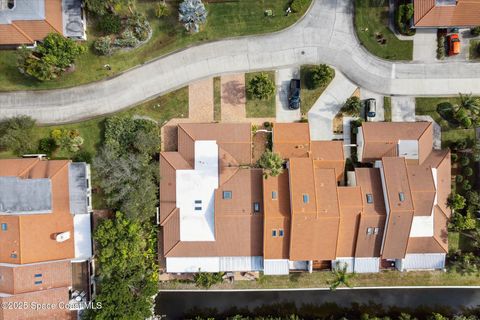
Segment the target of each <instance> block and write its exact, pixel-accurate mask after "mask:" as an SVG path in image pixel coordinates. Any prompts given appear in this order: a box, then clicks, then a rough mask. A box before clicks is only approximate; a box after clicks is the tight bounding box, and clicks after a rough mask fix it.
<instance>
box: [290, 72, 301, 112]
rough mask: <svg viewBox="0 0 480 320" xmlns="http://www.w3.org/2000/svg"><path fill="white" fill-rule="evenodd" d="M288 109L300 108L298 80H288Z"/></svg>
mask: <svg viewBox="0 0 480 320" xmlns="http://www.w3.org/2000/svg"><path fill="white" fill-rule="evenodd" d="M288 108H290V109H298V108H300V79H292V80H290V90H289V91H288Z"/></svg>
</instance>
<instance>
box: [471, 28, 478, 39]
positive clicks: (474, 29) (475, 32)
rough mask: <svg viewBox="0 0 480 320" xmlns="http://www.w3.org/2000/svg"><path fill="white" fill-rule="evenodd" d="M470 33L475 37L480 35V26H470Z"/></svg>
mask: <svg viewBox="0 0 480 320" xmlns="http://www.w3.org/2000/svg"><path fill="white" fill-rule="evenodd" d="M470 34H471V35H472V36H474V37H478V36H480V26H476V27H473V28H470Z"/></svg>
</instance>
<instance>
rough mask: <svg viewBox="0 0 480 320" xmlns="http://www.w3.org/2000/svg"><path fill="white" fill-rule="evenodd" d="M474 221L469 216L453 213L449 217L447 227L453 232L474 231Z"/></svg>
mask: <svg viewBox="0 0 480 320" xmlns="http://www.w3.org/2000/svg"><path fill="white" fill-rule="evenodd" d="M475 226H476V220H475V219H474V218H472V217H471V216H470V215H467V216H464V215H462V214H460V213H458V212H454V213H453V214H452V216H451V217H450V221H449V223H448V227H449V228H450V229H453V230H454V231H464V230H472V229H475Z"/></svg>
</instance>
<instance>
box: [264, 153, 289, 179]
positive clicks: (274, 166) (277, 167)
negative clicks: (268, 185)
mask: <svg viewBox="0 0 480 320" xmlns="http://www.w3.org/2000/svg"><path fill="white" fill-rule="evenodd" d="M258 166H259V167H260V168H263V176H264V177H265V179H267V178H268V177H269V176H270V177H276V176H278V175H280V174H281V173H282V172H283V159H282V157H280V155H279V154H278V153H275V152H272V151H270V150H267V151H265V152H264V153H263V154H262V156H261V157H260V159H259V160H258Z"/></svg>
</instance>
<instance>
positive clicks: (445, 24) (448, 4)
mask: <svg viewBox="0 0 480 320" xmlns="http://www.w3.org/2000/svg"><path fill="white" fill-rule="evenodd" d="M413 6H414V15H413V25H414V27H415V28H451V27H473V26H478V25H480V17H479V15H478V12H480V1H479V0H414V1H413Z"/></svg>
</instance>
